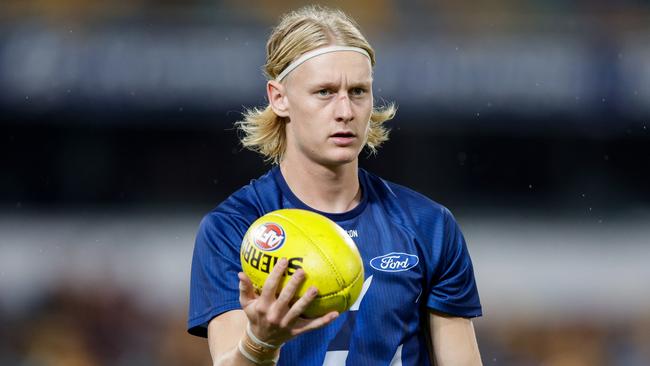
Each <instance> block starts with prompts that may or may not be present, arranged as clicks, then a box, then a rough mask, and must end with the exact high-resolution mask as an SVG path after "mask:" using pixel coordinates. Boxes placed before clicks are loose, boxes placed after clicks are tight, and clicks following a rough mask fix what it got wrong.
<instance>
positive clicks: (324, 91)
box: [316, 89, 332, 97]
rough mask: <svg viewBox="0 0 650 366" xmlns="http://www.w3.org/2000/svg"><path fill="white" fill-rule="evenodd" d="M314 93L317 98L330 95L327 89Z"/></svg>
mask: <svg viewBox="0 0 650 366" xmlns="http://www.w3.org/2000/svg"><path fill="white" fill-rule="evenodd" d="M316 93H317V94H318V95H319V96H321V97H327V96H329V95H330V94H332V93H331V92H330V91H329V90H327V89H321V90H319V91H317V92H316Z"/></svg>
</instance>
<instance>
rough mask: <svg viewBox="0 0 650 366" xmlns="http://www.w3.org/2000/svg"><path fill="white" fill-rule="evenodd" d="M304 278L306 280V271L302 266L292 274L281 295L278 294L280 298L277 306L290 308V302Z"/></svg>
mask: <svg viewBox="0 0 650 366" xmlns="http://www.w3.org/2000/svg"><path fill="white" fill-rule="evenodd" d="M304 280H305V271H304V270H303V269H302V268H300V269H298V270H297V271H296V272H295V273H294V274H293V275H292V276H291V279H290V280H289V282H287V284H286V285H285V286H284V288H283V289H282V291H281V292H280V295H279V296H278V299H277V301H276V303H275V304H276V306H278V307H280V308H281V309H286V308H288V307H289V304H290V303H291V302H292V301H293V298H294V296H295V295H296V292H297V291H298V288H299V287H300V285H302V283H303V282H304Z"/></svg>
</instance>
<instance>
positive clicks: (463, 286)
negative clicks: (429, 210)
mask: <svg viewBox="0 0 650 366" xmlns="http://www.w3.org/2000/svg"><path fill="white" fill-rule="evenodd" d="M441 234H442V237H438V235H434V236H435V237H436V238H435V240H436V241H438V240H440V241H439V242H440V243H441V248H440V262H439V263H438V268H437V269H436V271H435V272H434V278H432V281H431V291H430V293H429V297H428V299H427V306H428V307H429V308H430V309H432V310H436V311H439V312H442V313H445V314H449V315H453V316H461V317H467V318H470V317H477V316H481V315H482V310H481V302H480V299H479V294H478V289H477V287H476V280H475V278H474V269H473V266H472V260H471V258H470V255H469V251H468V250H467V245H466V243H465V238H464V237H463V234H462V233H461V231H460V228H459V226H458V223H457V222H456V220H455V219H454V217H453V215H452V214H451V212H449V210H447V209H446V208H443V227H442V230H441Z"/></svg>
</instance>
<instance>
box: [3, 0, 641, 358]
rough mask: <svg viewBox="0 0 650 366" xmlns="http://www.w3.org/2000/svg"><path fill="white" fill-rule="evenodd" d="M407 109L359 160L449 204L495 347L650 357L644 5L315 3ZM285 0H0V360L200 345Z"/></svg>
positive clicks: (512, 352)
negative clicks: (359, 43) (203, 236)
mask: <svg viewBox="0 0 650 366" xmlns="http://www.w3.org/2000/svg"><path fill="white" fill-rule="evenodd" d="M325 4H329V5H334V6H340V7H342V8H343V9H344V10H346V11H348V12H349V13H350V14H352V15H353V16H354V17H356V18H357V20H358V21H359V22H360V24H361V26H362V28H363V29H364V30H365V32H366V33H367V36H368V38H369V39H370V41H371V43H372V44H373V45H374V46H375V48H376V50H377V53H378V64H377V66H376V82H375V94H376V96H377V97H378V98H379V100H382V99H383V100H387V101H395V102H397V104H398V105H399V107H400V110H399V112H398V115H397V118H396V119H395V120H394V121H393V122H392V123H391V126H392V129H393V132H392V140H391V141H390V142H389V143H388V144H387V145H386V146H385V147H384V148H383V149H382V150H381V151H380V153H379V155H378V157H365V158H364V159H363V162H362V166H364V167H366V168H367V169H369V170H371V171H373V172H376V173H378V174H380V175H381V176H384V177H386V178H388V179H390V180H393V181H395V182H398V183H402V184H405V185H407V186H410V187H413V188H415V189H417V190H419V191H420V192H423V193H425V194H427V195H428V196H429V197H431V198H433V199H435V200H437V201H438V202H440V203H442V204H444V205H446V206H448V207H449V208H451V210H452V211H453V212H454V213H455V215H456V217H457V218H458V220H459V222H460V224H461V226H462V228H463V230H464V232H465V236H466V238H467V241H468V245H469V248H470V252H471V253H472V256H473V260H474V263H475V270H476V274H477V278H478V284H479V290H480V292H481V295H482V300H483V304H484V313H485V316H484V317H483V318H480V319H477V320H476V322H475V326H476V329H477V332H478V338H479V344H480V347H481V350H482V355H483V359H484V363H485V364H486V365H524V366H525V365H551V366H577V365H590V366H599V365H624V366H627V365H649V364H650V351H648V349H649V348H648V345H649V344H650V286H648V280H649V279H650V191H649V189H648V188H649V187H650V171H649V168H650V4H649V3H648V2H646V1H639V0H636V1H635V0H625V1H616V2H614V1H604V0H597V1H578V2H564V1H523V2H515V1H507V0H499V1H492V2H483V3H476V2H471V3H470V2H467V3H463V2H460V3H459V2H456V1H438V2H432V3H430V4H425V3H420V2H415V1H407V2H401V1H400V2H398V1H390V0H378V1H356V2H343V1H339V2H325ZM299 5H301V3H299V2H297V1H288V0H285V1H275V2H263V1H253V0H243V1H201V0H193V1H192V0H186V1H173V0H165V1H162V0H132V1H114V2H105V1H98V0H86V1H79V0H58V1H53V0H3V1H2V2H1V3H0V126H1V127H0V132H1V134H0V139H1V140H0V141H1V142H0V162H1V166H2V173H1V174H0V208H1V210H0V364H2V365H30V366H32V365H189V364H194V365H196V364H206V365H207V364H209V363H210V361H209V356H208V348H207V344H206V342H205V341H204V340H200V339H196V338H193V337H191V336H189V335H187V334H186V333H185V316H186V308H187V297H188V296H187V295H188V282H189V269H190V260H191V253H192V248H193V238H194V233H195V230H196V227H197V225H198V223H199V220H200V218H201V217H202V215H203V214H204V213H206V212H207V211H209V210H210V209H211V208H212V207H214V206H215V205H216V204H217V203H219V202H220V201H221V200H222V199H224V198H225V197H226V196H227V195H228V194H229V193H230V192H232V191H233V190H235V189H236V188H237V187H239V186H241V185H243V184H245V183H247V182H248V180H249V179H251V178H253V177H257V176H259V175H260V174H262V173H263V172H264V171H265V170H266V169H267V166H265V165H264V164H263V162H262V161H261V159H260V158H258V157H257V156H255V155H254V154H253V153H250V152H247V151H243V150H242V149H241V148H240V147H239V146H238V144H237V136H236V133H235V131H233V130H232V123H233V122H234V121H235V120H237V118H238V117H239V116H240V112H241V111H242V109H243V106H256V105H262V104H264V103H265V100H264V92H263V90H264V89H263V85H264V78H263V76H262V73H261V65H262V63H263V60H264V42H265V39H266V37H267V35H268V32H269V29H270V26H271V25H272V24H274V23H275V21H276V20H277V17H278V16H279V15H280V14H281V13H283V12H284V11H286V10H288V9H291V8H295V7H297V6H299Z"/></svg>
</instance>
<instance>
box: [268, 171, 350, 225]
mask: <svg viewBox="0 0 650 366" xmlns="http://www.w3.org/2000/svg"><path fill="white" fill-rule="evenodd" d="M280 171H281V172H282V176H283V177H284V180H285V181H286V182H287V185H288V186H289V188H290V189H291V191H292V192H293V194H295V195H296V197H298V199H300V200H301V201H302V202H303V203H305V204H306V205H307V206H309V207H311V208H314V209H316V210H318V211H323V212H328V213H343V212H347V211H350V210H351V209H353V208H354V207H356V206H357V205H358V204H359V202H361V189H360V186H359V176H358V171H359V167H358V161H357V160H356V159H355V161H353V162H350V163H348V164H344V165H339V166H334V167H328V166H322V165H318V164H311V165H303V164H299V163H297V162H293V161H288V160H287V159H285V160H283V161H282V162H281V163H280Z"/></svg>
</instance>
